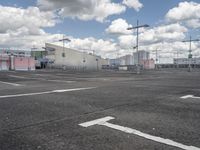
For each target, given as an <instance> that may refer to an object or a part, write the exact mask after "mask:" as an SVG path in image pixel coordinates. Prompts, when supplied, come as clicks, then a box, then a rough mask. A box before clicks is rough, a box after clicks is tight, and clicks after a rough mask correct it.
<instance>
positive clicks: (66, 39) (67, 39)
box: [59, 35, 71, 70]
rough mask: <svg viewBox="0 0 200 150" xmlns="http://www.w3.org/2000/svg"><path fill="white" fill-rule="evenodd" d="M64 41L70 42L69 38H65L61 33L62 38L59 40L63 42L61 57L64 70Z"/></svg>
mask: <svg viewBox="0 0 200 150" xmlns="http://www.w3.org/2000/svg"><path fill="white" fill-rule="evenodd" d="M65 41H68V42H71V40H70V39H69V38H65V36H64V35H63V38H62V39H60V40H59V42H63V52H62V58H63V70H64V57H65V47H64V46H65Z"/></svg>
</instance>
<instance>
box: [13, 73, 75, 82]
mask: <svg viewBox="0 0 200 150" xmlns="http://www.w3.org/2000/svg"><path fill="white" fill-rule="evenodd" d="M9 76H10V77H13V78H19V79H33V80H41V81H49V82H60V83H74V82H76V81H66V80H48V79H43V78H35V77H24V76H15V75H9Z"/></svg>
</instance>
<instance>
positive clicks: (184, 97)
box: [180, 95, 200, 99]
mask: <svg viewBox="0 0 200 150" xmlns="http://www.w3.org/2000/svg"><path fill="white" fill-rule="evenodd" d="M180 98H182V99H188V98H196V99H199V98H200V97H197V96H194V95H185V96H182V97H180Z"/></svg>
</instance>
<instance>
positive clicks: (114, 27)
mask: <svg viewBox="0 0 200 150" xmlns="http://www.w3.org/2000/svg"><path fill="white" fill-rule="evenodd" d="M128 27H132V26H131V25H130V24H128V23H127V22H126V20H124V19H122V18H119V19H116V20H114V21H112V23H111V25H110V26H109V27H108V28H107V29H106V32H107V33H108V34H116V35H122V34H132V33H133V31H132V30H127V28H128Z"/></svg>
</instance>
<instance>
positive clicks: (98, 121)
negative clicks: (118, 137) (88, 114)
mask: <svg viewBox="0 0 200 150" xmlns="http://www.w3.org/2000/svg"><path fill="white" fill-rule="evenodd" d="M111 119H114V117H111V116H108V117H104V118H100V119H96V120H92V121H88V122H85V123H81V124H79V125H80V126H82V127H90V126H93V125H101V126H106V127H109V128H112V129H115V130H119V131H122V132H125V133H129V134H134V135H137V136H140V137H143V138H145V139H148V140H152V141H155V142H158V143H162V144H166V145H170V146H174V147H177V148H181V149H184V150H200V148H198V147H194V146H188V145H184V144H181V143H178V142H175V141H172V140H170V139H164V138H161V137H157V136H153V135H150V134H146V133H143V132H141V131H139V130H135V129H131V128H128V127H123V126H120V125H116V124H112V123H108V122H107V121H109V120H111Z"/></svg>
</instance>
